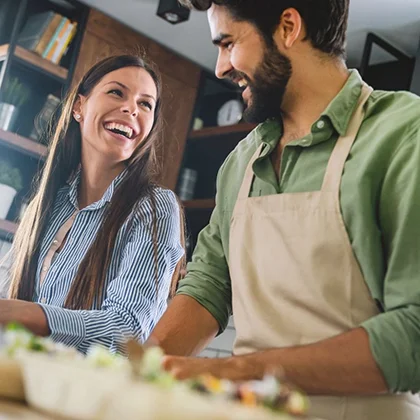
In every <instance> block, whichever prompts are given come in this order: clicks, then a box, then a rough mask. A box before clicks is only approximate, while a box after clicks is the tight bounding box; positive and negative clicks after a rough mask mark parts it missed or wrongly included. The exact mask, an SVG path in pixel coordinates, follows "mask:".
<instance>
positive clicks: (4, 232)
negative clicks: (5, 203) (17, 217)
mask: <svg viewBox="0 0 420 420" xmlns="http://www.w3.org/2000/svg"><path fill="white" fill-rule="evenodd" d="M17 227H18V225H17V224H16V223H13V222H10V221H9V220H3V219H0V236H1V237H2V238H8V239H12V237H13V235H14V234H15V233H16V230H17Z"/></svg>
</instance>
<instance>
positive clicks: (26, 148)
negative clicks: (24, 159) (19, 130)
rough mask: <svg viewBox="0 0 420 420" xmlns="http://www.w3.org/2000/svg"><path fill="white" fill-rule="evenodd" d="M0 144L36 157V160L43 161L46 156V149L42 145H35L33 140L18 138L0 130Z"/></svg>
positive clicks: (16, 135)
mask: <svg viewBox="0 0 420 420" xmlns="http://www.w3.org/2000/svg"><path fill="white" fill-rule="evenodd" d="M0 144H5V145H6V146H8V147H10V148H11V149H15V150H18V151H19V152H22V153H24V154H26V155H29V156H32V157H36V158H38V159H39V158H41V159H43V158H45V156H46V155H47V148H46V147H45V146H44V145H42V144H40V143H37V142H36V141H34V140H31V139H27V138H25V137H22V136H19V134H15V133H12V132H10V131H4V130H1V129H0Z"/></svg>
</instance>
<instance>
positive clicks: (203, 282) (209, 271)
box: [177, 166, 232, 333]
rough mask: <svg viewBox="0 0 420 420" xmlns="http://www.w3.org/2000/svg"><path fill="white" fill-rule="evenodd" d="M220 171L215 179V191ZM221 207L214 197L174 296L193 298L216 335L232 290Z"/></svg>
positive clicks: (226, 317) (225, 317)
mask: <svg viewBox="0 0 420 420" xmlns="http://www.w3.org/2000/svg"><path fill="white" fill-rule="evenodd" d="M223 168H224V166H222V168H221V169H220V170H219V173H218V177H217V191H219V187H220V183H221V182H222V181H221V179H222V174H223ZM222 212H223V210H222V205H221V203H220V197H219V193H217V194H216V207H215V209H214V210H213V213H212V215H211V218H210V222H209V224H208V225H207V226H206V227H205V228H204V229H203V230H202V231H201V232H200V234H199V236H198V241H197V245H196V247H195V250H194V254H193V257H192V261H191V262H190V263H189V264H188V266H187V275H186V276H185V278H184V279H183V280H182V281H181V282H180V284H179V287H178V291H177V294H179V295H187V296H190V297H192V298H193V299H195V300H196V301H197V302H198V303H200V304H201V305H202V306H203V307H204V308H205V309H207V310H208V311H209V312H210V313H211V315H212V316H213V317H214V318H215V319H216V321H217V322H218V324H219V327H220V328H219V333H221V332H222V331H223V330H224V329H225V328H226V326H227V324H228V321H229V316H230V315H231V312H232V303H231V302H232V291H231V282H230V276H229V268H228V264H227V261H226V253H225V250H224V247H223V244H222V235H221V219H222Z"/></svg>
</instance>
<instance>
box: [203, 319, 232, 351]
mask: <svg viewBox="0 0 420 420" xmlns="http://www.w3.org/2000/svg"><path fill="white" fill-rule="evenodd" d="M235 336H236V332H235V326H234V323H233V318H230V320H229V325H228V327H227V328H226V330H225V331H224V332H223V333H222V334H220V335H219V336H218V337H216V338H215V339H214V340H213V341H212V342H211V343H210V344H209V346H208V347H207V348H206V349H205V350H204V351H203V352H202V353H201V354H200V356H202V357H228V356H230V355H231V354H232V348H233V343H234V341H235Z"/></svg>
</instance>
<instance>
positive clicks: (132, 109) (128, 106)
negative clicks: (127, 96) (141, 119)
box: [122, 102, 138, 117]
mask: <svg viewBox="0 0 420 420" xmlns="http://www.w3.org/2000/svg"><path fill="white" fill-rule="evenodd" d="M122 112H124V113H125V114H130V115H132V116H133V117H136V116H137V114H138V108H137V104H134V103H131V102H126V103H125V104H124V106H123V108H122Z"/></svg>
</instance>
